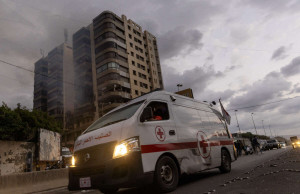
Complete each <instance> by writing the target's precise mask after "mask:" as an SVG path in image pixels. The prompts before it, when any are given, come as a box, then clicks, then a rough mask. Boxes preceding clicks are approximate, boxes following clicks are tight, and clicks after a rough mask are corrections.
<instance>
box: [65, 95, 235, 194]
mask: <svg viewBox="0 0 300 194" xmlns="http://www.w3.org/2000/svg"><path fill="white" fill-rule="evenodd" d="M235 159H236V157H235V149H234V146H233V139H232V137H231V134H230V133H229V131H228V129H227V126H226V124H225V122H224V119H223V117H222V115H221V114H220V112H219V111H217V110H216V109H215V108H213V107H212V105H210V104H207V103H203V102H199V101H196V100H194V99H191V98H188V97H184V96H180V95H176V94H173V93H169V92H165V91H157V92H152V93H150V94H147V95H144V96H141V97H139V98H136V99H134V100H132V101H130V102H129V103H127V104H124V105H122V106H119V107H117V108H116V109H114V110H112V111H110V112H109V113H107V114H106V115H104V116H103V117H101V118H100V119H98V120H97V121H96V122H94V123H93V124H92V125H91V126H90V127H89V128H88V129H86V130H85V131H84V132H83V134H82V135H81V136H79V137H78V138H77V140H76V141H75V145H74V156H73V158H72V163H73V164H72V166H71V168H70V169H69V185H68V188H69V190H80V189H84V190H86V189H100V191H101V192H104V193H113V192H116V191H117V190H118V189H119V188H121V187H134V186H141V185H144V184H150V183H154V185H155V186H156V188H157V189H158V190H159V191H160V192H170V191H173V190H175V189H176V186H177V184H178V180H179V178H180V175H182V174H191V173H197V172H200V171H203V170H207V169H212V168H219V169H220V171H221V172H223V173H227V172H230V170H231V162H232V161H234V160H235Z"/></svg>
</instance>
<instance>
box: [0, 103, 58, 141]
mask: <svg viewBox="0 0 300 194" xmlns="http://www.w3.org/2000/svg"><path fill="white" fill-rule="evenodd" d="M39 128H43V129H47V130H50V131H55V132H59V133H60V132H61V131H62V126H61V124H59V123H58V122H57V121H56V120H55V119H54V118H53V117H51V116H49V115H48V114H47V113H45V112H42V111H39V110H32V111H30V110H29V109H27V108H26V107H25V106H23V107H22V106H21V104H20V103H18V104H17V108H15V109H11V108H9V107H8V106H7V104H5V103H4V102H2V106H1V107H0V140H11V141H32V140H34V139H35V138H37V131H38V129H39Z"/></svg>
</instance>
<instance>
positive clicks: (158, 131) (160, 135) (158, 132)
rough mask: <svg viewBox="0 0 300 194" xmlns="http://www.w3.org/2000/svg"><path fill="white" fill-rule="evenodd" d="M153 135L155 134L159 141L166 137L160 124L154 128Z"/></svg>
mask: <svg viewBox="0 0 300 194" xmlns="http://www.w3.org/2000/svg"><path fill="white" fill-rule="evenodd" d="M155 135H156V137H157V139H158V140H159V141H165V139H166V134H165V131H164V129H163V128H162V127H160V126H157V127H156V128H155Z"/></svg>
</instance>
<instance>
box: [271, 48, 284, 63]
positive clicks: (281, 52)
mask: <svg viewBox="0 0 300 194" xmlns="http://www.w3.org/2000/svg"><path fill="white" fill-rule="evenodd" d="M286 50H287V49H286V48H285V47H284V46H281V47H279V48H278V49H276V50H275V51H274V53H273V55H272V57H271V59H272V60H280V59H284V58H286V57H287V55H286Z"/></svg>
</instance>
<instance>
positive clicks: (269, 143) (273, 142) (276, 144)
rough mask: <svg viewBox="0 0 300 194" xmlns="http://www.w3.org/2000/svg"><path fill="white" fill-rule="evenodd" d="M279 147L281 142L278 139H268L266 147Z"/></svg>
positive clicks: (269, 148)
mask: <svg viewBox="0 0 300 194" xmlns="http://www.w3.org/2000/svg"><path fill="white" fill-rule="evenodd" d="M274 148H276V149H279V148H281V145H280V143H279V142H278V141H277V139H270V140H268V141H267V145H266V149H268V150H272V149H274Z"/></svg>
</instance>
